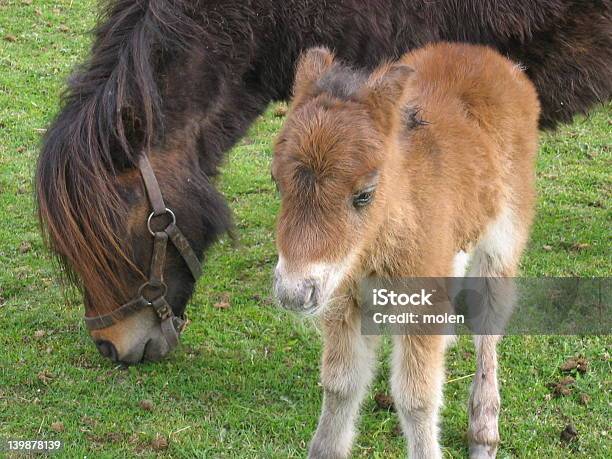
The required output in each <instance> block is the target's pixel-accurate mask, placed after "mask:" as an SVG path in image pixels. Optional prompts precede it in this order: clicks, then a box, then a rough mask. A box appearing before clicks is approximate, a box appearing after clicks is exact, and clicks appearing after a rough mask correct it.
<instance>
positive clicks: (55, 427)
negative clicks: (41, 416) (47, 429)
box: [51, 421, 66, 433]
mask: <svg viewBox="0 0 612 459" xmlns="http://www.w3.org/2000/svg"><path fill="white" fill-rule="evenodd" d="M51 430H52V431H53V432H58V433H59V432H63V431H64V430H66V428H65V427H64V423H63V422H59V421H58V422H52V423H51Z"/></svg>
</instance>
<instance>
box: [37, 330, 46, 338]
mask: <svg viewBox="0 0 612 459" xmlns="http://www.w3.org/2000/svg"><path fill="white" fill-rule="evenodd" d="M46 334H47V332H46V331H44V330H36V331H35V332H34V339H42V338H44V337H45V335H46Z"/></svg>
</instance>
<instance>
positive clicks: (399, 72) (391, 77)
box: [362, 63, 414, 133]
mask: <svg viewBox="0 0 612 459" xmlns="http://www.w3.org/2000/svg"><path fill="white" fill-rule="evenodd" d="M413 73H414V69H412V67H409V66H407V65H405V64H400V63H395V64H387V65H384V66H382V67H379V68H378V69H376V70H375V71H374V72H373V73H372V75H371V76H370V78H369V79H368V81H367V82H366V84H365V86H364V88H363V89H362V99H363V100H364V102H365V103H366V105H367V106H368V108H369V110H370V112H371V113H372V115H373V117H374V118H375V120H376V121H377V122H378V123H379V124H380V125H381V127H382V128H383V130H385V132H386V133H388V132H390V131H391V129H392V128H393V126H394V123H395V122H396V120H397V119H398V118H399V115H400V110H399V108H401V107H402V106H403V105H404V104H405V103H406V99H407V98H408V95H407V93H408V90H407V88H408V81H409V80H410V78H411V77H412V75H413Z"/></svg>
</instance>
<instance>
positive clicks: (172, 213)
mask: <svg viewBox="0 0 612 459" xmlns="http://www.w3.org/2000/svg"><path fill="white" fill-rule="evenodd" d="M165 214H170V216H171V217H172V223H171V224H173V225H176V215H174V212H172V211H171V210H170V209H168V208H167V207H166V209H165V212H164V213H163V214H157V215H156V214H155V212H151V214H150V215H149V218H147V229H148V230H149V233H151V236H155V231H153V229H152V228H151V220H152V219H153V217H161V216H162V215H165Z"/></svg>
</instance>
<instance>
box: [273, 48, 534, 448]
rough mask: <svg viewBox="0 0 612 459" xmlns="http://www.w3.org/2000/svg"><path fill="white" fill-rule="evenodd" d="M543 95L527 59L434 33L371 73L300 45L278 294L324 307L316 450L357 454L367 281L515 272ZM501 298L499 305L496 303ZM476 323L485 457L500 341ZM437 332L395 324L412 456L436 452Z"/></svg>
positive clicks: (397, 379)
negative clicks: (415, 332)
mask: <svg viewBox="0 0 612 459" xmlns="http://www.w3.org/2000/svg"><path fill="white" fill-rule="evenodd" d="M539 110H540V109H539V103H538V98H537V95H536V92H535V90H534V87H533V85H532V84H531V82H530V81H529V80H528V79H527V77H526V76H525V74H524V73H523V71H522V69H521V67H520V66H519V65H517V64H515V63H513V62H511V61H509V60H507V59H505V58H504V57H502V56H501V55H499V54H498V53H497V52H495V51H493V50H492V49H489V48H486V47H482V46H472V45H465V44H447V43H440V44H434V45H430V46H427V47H425V48H423V49H420V50H417V51H415V52H412V53H410V54H407V55H405V56H404V57H403V58H402V59H401V60H399V61H398V62H393V63H388V64H386V65H383V66H381V67H379V68H377V69H375V70H374V71H373V72H372V73H370V74H366V73H363V72H359V71H355V70H353V69H350V68H348V67H346V66H344V65H343V64H342V63H340V62H337V61H336V60H335V59H334V56H333V55H332V54H331V53H330V52H329V51H328V50H326V49H322V48H316V49H312V50H310V51H308V52H307V53H306V54H305V55H304V56H303V57H302V59H301V61H300V63H299V66H298V70H297V74H296V81H295V87H294V99H293V102H292V105H291V109H290V113H289V116H288V118H287V121H286V123H285V125H284V127H283V129H282V131H281V134H280V135H279V137H278V140H277V143H276V147H275V154H274V160H273V164H272V175H273V178H274V180H275V181H276V183H277V184H278V188H279V191H280V194H281V211H280V215H279V218H278V228H277V246H278V251H279V261H278V266H277V268H276V272H275V294H276V296H277V298H278V300H279V302H280V303H281V304H282V305H283V306H284V307H286V308H288V309H292V310H297V311H300V312H303V313H307V314H318V315H320V319H321V321H322V329H323V335H324V340H325V344H324V352H323V361H322V369H321V379H322V383H323V387H324V400H323V410H322V414H321V418H320V420H319V426H318V428H317V431H316V433H315V435H314V438H313V440H312V443H311V445H310V457H325V458H330V457H334V458H335V457H338V458H340V457H346V456H348V455H349V453H350V449H351V443H352V439H353V436H354V424H355V421H356V418H357V414H358V411H359V405H360V402H361V400H362V398H363V396H364V394H365V392H366V389H367V386H368V384H369V382H370V381H371V379H372V376H373V374H374V363H375V353H376V352H375V350H376V343H377V341H378V340H377V338H376V337H374V336H365V335H363V334H362V333H361V331H360V330H361V329H360V323H361V322H360V321H361V318H360V303H359V295H358V294H357V293H356V292H357V291H358V287H359V285H360V283H361V282H363V281H364V280H365V279H366V278H369V277H370V278H371V277H372V276H375V277H376V276H379V277H385V278H388V277H397V278H399V277H451V276H463V275H465V274H466V272H465V271H466V269H467V275H468V276H474V277H486V278H490V281H487V282H486V286H487V289H488V290H487V291H486V292H485V295H484V297H485V298H486V301H487V302H488V307H489V308H491V310H499V309H500V308H511V306H512V305H511V304H507V303H508V302H509V300H508V296H507V295H502V294H500V292H499V291H496V288H497V285H498V284H497V283H496V282H495V279H494V278H500V277H511V276H514V275H516V273H517V267H518V263H519V259H520V256H521V253H522V251H523V249H524V246H525V243H526V241H527V239H528V234H529V228H530V225H531V221H532V217H533V212H534V199H535V190H534V159H535V154H536V151H537V145H538V117H539ZM500 303H501V304H500ZM498 340H499V336H491V335H488V336H484V335H482V336H476V337H475V339H474V342H475V345H476V353H477V355H476V362H477V367H476V375H475V377H474V382H473V385H472V389H471V396H470V400H469V407H468V410H469V430H468V438H469V443H470V456H471V457H472V458H490V457H494V456H495V454H496V451H497V445H498V443H499V434H498V427H497V424H498V414H499V409H500V398H499V391H498V383H497V375H496V373H497V355H496V343H497V341H498ZM446 342H447V340H446V339H445V337H444V336H438V335H436V336H394V351H393V364H392V376H391V389H392V393H393V398H394V402H395V406H396V408H397V412H398V414H399V416H400V419H401V423H402V427H403V430H404V433H405V436H406V438H407V442H408V449H409V453H410V457H412V458H439V457H441V451H440V446H439V444H438V426H437V424H438V419H437V418H438V411H439V408H440V405H441V402H442V383H443V379H444V351H445V344H446Z"/></svg>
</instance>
